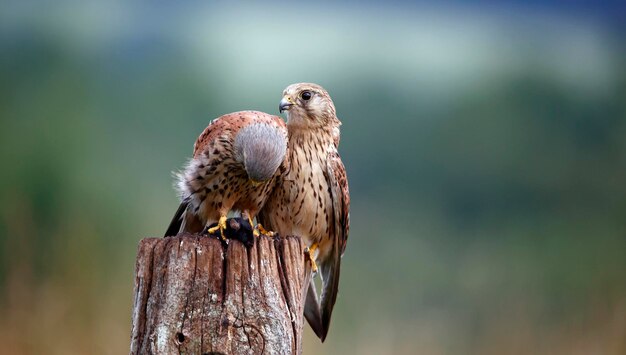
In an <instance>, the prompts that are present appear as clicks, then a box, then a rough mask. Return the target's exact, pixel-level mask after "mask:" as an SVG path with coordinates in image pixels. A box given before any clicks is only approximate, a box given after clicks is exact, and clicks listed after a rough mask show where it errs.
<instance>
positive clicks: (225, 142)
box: [165, 111, 288, 236]
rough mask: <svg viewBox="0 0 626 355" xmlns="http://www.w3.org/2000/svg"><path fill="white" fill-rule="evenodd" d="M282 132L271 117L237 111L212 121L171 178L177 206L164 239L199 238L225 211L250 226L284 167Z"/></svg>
mask: <svg viewBox="0 0 626 355" xmlns="http://www.w3.org/2000/svg"><path fill="white" fill-rule="evenodd" d="M286 157H287V128H286V126H285V122H284V121H283V120H282V119H281V118H280V117H277V116H272V115H269V114H266V113H263V112H257V111H241V112H235V113H231V114H227V115H224V116H221V117H219V118H217V119H215V120H213V121H212V122H211V123H210V124H209V125H208V126H207V128H206V129H205V130H204V132H202V134H201V135H200V137H198V139H197V141H196V143H195V144H194V151H193V158H191V159H190V160H189V163H188V164H187V166H186V167H185V168H184V169H183V170H182V171H181V172H180V173H178V174H177V175H176V178H177V184H176V187H177V189H178V192H179V194H180V197H181V200H182V202H181V205H180V207H179V209H178V211H177V212H176V214H175V215H174V218H173V219H172V222H171V224H170V226H169V228H168V229H167V232H166V233H165V235H166V236H169V235H176V234H178V233H180V232H190V233H199V232H201V231H202V230H204V229H205V228H206V227H209V226H210V225H211V224H214V223H216V222H218V227H219V229H220V230H223V228H225V226H224V224H225V221H226V216H227V214H228V213H229V212H230V211H233V210H234V211H239V212H241V215H242V217H245V218H247V219H249V220H252V219H253V218H254V217H255V216H256V214H257V213H258V211H259V210H260V209H261V207H262V206H263V204H264V203H265V201H266V199H267V197H268V196H269V194H270V192H271V191H272V189H273V187H274V185H275V182H276V177H277V176H279V175H280V174H282V173H284V172H285V171H286V170H287V167H288V161H287V160H286Z"/></svg>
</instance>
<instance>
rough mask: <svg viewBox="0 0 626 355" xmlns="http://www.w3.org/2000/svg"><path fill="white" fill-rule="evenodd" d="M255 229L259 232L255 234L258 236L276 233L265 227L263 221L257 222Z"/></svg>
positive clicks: (271, 235)
mask: <svg viewBox="0 0 626 355" xmlns="http://www.w3.org/2000/svg"><path fill="white" fill-rule="evenodd" d="M254 231H255V232H256V233H257V234H255V235H256V236H257V237H258V236H259V235H264V236H266V237H273V236H274V234H276V233H274V232H272V231H268V230H267V229H265V228H263V226H262V225H261V223H259V224H257V225H256V227H254Z"/></svg>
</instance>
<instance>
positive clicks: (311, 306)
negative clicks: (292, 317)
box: [304, 278, 324, 341]
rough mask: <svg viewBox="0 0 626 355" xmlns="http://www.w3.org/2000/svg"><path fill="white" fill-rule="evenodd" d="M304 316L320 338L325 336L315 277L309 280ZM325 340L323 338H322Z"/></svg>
mask: <svg viewBox="0 0 626 355" xmlns="http://www.w3.org/2000/svg"><path fill="white" fill-rule="evenodd" d="M304 318H306V320H307V322H309V325H310V326H311V329H313V331H314V332H315V335H317V337H318V338H320V339H322V337H324V335H322V334H323V330H322V315H321V314H320V305H319V301H318V299H317V291H316V290H315V282H314V281H313V278H311V281H310V282H309V289H308V291H307V293H306V301H305V303H304ZM322 341H323V340H322Z"/></svg>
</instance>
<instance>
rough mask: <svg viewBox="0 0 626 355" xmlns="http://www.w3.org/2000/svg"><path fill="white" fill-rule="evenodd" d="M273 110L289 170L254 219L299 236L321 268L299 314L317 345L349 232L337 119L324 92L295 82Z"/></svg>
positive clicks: (323, 332) (328, 313) (314, 266)
mask: <svg viewBox="0 0 626 355" xmlns="http://www.w3.org/2000/svg"><path fill="white" fill-rule="evenodd" d="M279 111H280V112H281V113H282V112H286V116H287V130H288V132H289V141H288V149H287V151H288V153H287V155H288V157H287V160H288V161H289V170H288V171H286V172H285V173H284V174H283V175H281V176H280V177H279V178H278V182H277V184H276V187H275V189H274V191H273V192H272V193H271V195H270V197H269V198H268V200H267V202H266V204H265V206H264V207H263V208H262V209H261V211H260V212H259V215H258V216H257V219H258V221H259V222H260V223H261V224H262V225H263V226H265V227H267V228H270V229H271V230H273V231H275V232H277V233H278V234H280V235H297V236H300V237H301V238H302V239H303V240H304V242H305V243H306V245H307V250H306V254H307V257H308V258H309V260H310V262H311V269H312V271H313V272H317V270H318V266H319V269H320V270H321V278H322V294H321V300H320V301H318V297H317V292H316V288H315V284H314V281H313V278H312V279H311V283H310V284H309V288H308V291H307V296H306V301H305V307H304V315H305V318H306V319H307V321H308V322H309V324H310V325H311V328H312V329H313V331H314V332H315V333H316V335H317V336H318V337H319V338H320V339H321V341H322V342H323V341H324V340H325V339H326V336H327V334H328V329H329V326H330V318H331V315H332V311H333V307H334V305H335V301H336V299H337V292H338V289H339V274H340V265H341V257H342V255H343V253H344V251H345V248H346V242H347V239H348V233H349V228H350V214H349V212H350V194H349V191H348V180H347V177H346V170H345V167H344V164H343V162H342V160H341V157H340V155H339V153H338V151H337V148H338V145H339V140H340V131H339V126H340V125H341V121H340V120H339V119H338V118H337V115H336V111H335V105H334V103H333V101H332V99H331V98H330V96H329V94H328V92H327V91H326V90H325V89H324V88H322V87H321V86H320V85H317V84H313V83H297V84H292V85H289V86H288V87H287V88H286V89H285V90H284V91H283V97H282V99H281V100H280V104H279Z"/></svg>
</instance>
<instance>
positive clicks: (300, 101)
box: [278, 83, 339, 128]
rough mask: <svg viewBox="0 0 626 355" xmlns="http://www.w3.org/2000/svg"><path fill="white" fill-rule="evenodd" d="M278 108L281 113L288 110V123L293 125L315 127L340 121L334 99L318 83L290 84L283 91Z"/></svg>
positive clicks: (335, 123)
mask: <svg viewBox="0 0 626 355" xmlns="http://www.w3.org/2000/svg"><path fill="white" fill-rule="evenodd" d="M278 109H279V111H280V112H281V113H282V112H283V111H285V112H287V124H288V125H289V126H292V127H295V126H298V127H304V128H314V127H323V126H328V125H337V124H338V122H339V121H338V120H337V116H336V113H335V105H334V104H333V100H331V99H330V96H329V95H328V92H326V90H324V88H322V87H321V86H319V85H317V84H311V83H298V84H292V85H289V86H288V87H287V88H286V89H285V91H283V98H282V99H281V100H280V104H279V105H278Z"/></svg>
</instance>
